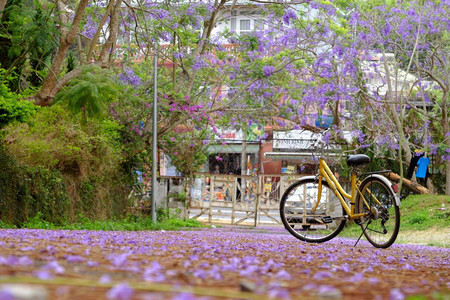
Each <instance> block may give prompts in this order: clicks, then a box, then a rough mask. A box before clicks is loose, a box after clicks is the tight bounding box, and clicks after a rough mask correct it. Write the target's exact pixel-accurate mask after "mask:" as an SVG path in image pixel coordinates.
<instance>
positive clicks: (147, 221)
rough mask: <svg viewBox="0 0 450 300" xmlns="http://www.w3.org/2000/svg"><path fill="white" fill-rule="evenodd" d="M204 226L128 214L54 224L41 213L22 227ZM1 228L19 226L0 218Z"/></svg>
mask: <svg viewBox="0 0 450 300" xmlns="http://www.w3.org/2000/svg"><path fill="white" fill-rule="evenodd" d="M199 227H204V225H203V224H202V223H200V222H199V221H197V220H192V219H189V220H182V219H179V218H174V217H172V218H162V217H160V220H159V221H158V222H156V223H154V222H152V220H151V217H135V216H128V217H126V218H124V219H122V220H101V221H98V220H90V219H88V218H85V217H82V216H81V217H80V220H79V221H78V222H75V223H68V222H67V223H65V224H62V225H55V224H52V223H50V222H48V221H46V220H44V219H42V215H41V214H39V213H38V214H37V215H36V216H35V217H34V218H32V219H31V220H29V221H28V222H26V223H24V224H23V225H22V226H20V228H28V229H65V230H105V231H106V230H117V231H141V230H180V229H183V228H199ZM0 228H4V229H6V228H17V226H14V225H10V224H6V223H4V222H2V221H1V220H0Z"/></svg>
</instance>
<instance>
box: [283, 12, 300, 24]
mask: <svg viewBox="0 0 450 300" xmlns="http://www.w3.org/2000/svg"><path fill="white" fill-rule="evenodd" d="M291 19H294V20H295V19H297V15H296V14H295V12H294V11H293V10H288V11H286V13H285V14H284V15H283V22H284V23H285V24H286V25H289V23H290V20H291Z"/></svg>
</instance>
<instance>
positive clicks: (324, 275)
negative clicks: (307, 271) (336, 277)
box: [313, 271, 333, 280]
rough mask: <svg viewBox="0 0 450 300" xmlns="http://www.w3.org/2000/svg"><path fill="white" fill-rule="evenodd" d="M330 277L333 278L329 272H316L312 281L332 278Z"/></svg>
mask: <svg viewBox="0 0 450 300" xmlns="http://www.w3.org/2000/svg"><path fill="white" fill-rule="evenodd" d="M332 277H333V274H331V273H330V272H325V271H322V272H317V273H316V274H314V276H313V279H315V280H322V279H325V278H332Z"/></svg>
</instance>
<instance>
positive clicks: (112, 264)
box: [0, 227, 450, 300]
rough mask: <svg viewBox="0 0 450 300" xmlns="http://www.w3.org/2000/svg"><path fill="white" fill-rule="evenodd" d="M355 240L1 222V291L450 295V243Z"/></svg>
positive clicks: (150, 295)
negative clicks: (7, 226) (385, 244)
mask: <svg viewBox="0 0 450 300" xmlns="http://www.w3.org/2000/svg"><path fill="white" fill-rule="evenodd" d="M354 244H355V241H354V240H348V239H341V238H335V239H334V240H332V241H330V242H327V243H323V244H309V243H304V242H301V241H299V240H297V239H295V238H294V237H292V236H290V235H289V234H287V233H286V232H285V231H284V229H281V228H254V229H250V228H238V227H225V228H209V229H202V230H195V231H174V232H168V231H167V232H164V231H158V232H155V231H145V232H104V231H58V230H26V229H20V230H0V300H5V299H14V297H13V296H14V295H16V296H17V295H18V294H17V293H21V292H22V293H24V292H29V293H35V295H36V297H35V299H37V298H38V296H39V297H41V299H83V300H88V299H226V298H228V299H264V298H281V299H289V298H290V299H318V298H320V299H322V298H327V299H404V298H406V297H407V296H409V295H416V294H422V295H426V296H428V297H432V296H433V295H434V294H435V293H436V292H438V293H439V294H440V295H441V296H443V297H449V296H450V294H449V292H448V291H449V288H450V279H449V277H450V276H449V273H450V249H447V248H436V247H425V246H415V245H398V244H394V245H393V246H391V247H390V248H388V249H377V248H374V247H373V246H371V245H370V244H368V243H367V242H365V241H360V242H359V243H358V244H357V245H356V246H354ZM30 299H31V298H30Z"/></svg>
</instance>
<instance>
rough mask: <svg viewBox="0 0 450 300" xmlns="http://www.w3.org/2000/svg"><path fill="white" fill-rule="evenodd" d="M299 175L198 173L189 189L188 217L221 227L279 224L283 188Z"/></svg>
mask: <svg viewBox="0 0 450 300" xmlns="http://www.w3.org/2000/svg"><path fill="white" fill-rule="evenodd" d="M300 177H301V175H286V176H285V175H257V176H244V175H219V174H209V173H208V174H201V175H199V176H198V177H197V178H196V180H195V182H194V184H193V186H192V187H191V199H190V201H189V205H188V215H189V217H190V218H194V219H199V220H202V221H206V222H208V223H220V224H230V225H237V224H247V225H253V226H257V225H260V224H280V219H279V212H278V209H279V204H280V199H281V196H282V194H283V193H284V191H285V189H286V188H287V187H288V186H289V185H290V184H291V183H292V182H294V181H297V180H298V179H299V178H300Z"/></svg>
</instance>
